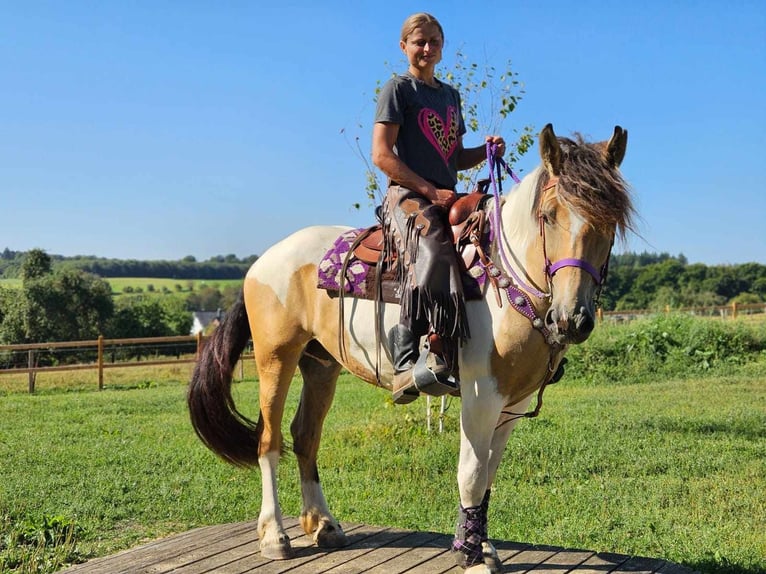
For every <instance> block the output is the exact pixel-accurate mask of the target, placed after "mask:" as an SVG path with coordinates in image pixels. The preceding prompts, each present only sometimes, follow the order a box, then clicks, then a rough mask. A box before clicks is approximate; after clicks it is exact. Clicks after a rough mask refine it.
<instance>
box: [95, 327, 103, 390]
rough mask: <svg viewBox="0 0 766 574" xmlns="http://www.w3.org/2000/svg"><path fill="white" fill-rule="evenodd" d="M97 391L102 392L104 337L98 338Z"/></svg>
mask: <svg viewBox="0 0 766 574" xmlns="http://www.w3.org/2000/svg"><path fill="white" fill-rule="evenodd" d="M96 362H97V363H98V390H99V391H103V390H104V336H103V335H99V336H98V358H97V359H96Z"/></svg>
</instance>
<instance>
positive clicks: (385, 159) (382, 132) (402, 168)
mask: <svg viewBox="0 0 766 574" xmlns="http://www.w3.org/2000/svg"><path fill="white" fill-rule="evenodd" d="M398 135H399V125H398V124H392V123H383V122H378V123H376V124H375V125H374V126H373V128H372V163H374V164H375V165H376V166H377V167H378V169H380V171H382V172H383V173H385V174H386V175H387V176H388V177H389V178H390V179H391V180H392V181H395V182H396V183H398V184H399V185H401V186H403V187H406V188H408V189H411V190H413V191H417V192H418V193H419V194H421V195H422V196H424V197H426V198H427V199H429V200H431V201H433V200H434V199H435V198H436V188H435V187H434V185H433V184H432V183H430V182H428V181H426V180H425V179H423V178H422V177H420V176H419V175H418V174H416V173H415V172H414V171H412V170H411V169H410V168H409V167H407V164H406V163H404V162H403V161H402V160H401V159H400V158H399V156H398V155H396V153H394V144H395V143H396V137H397V136H398Z"/></svg>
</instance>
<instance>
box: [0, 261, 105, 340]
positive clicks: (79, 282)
mask: <svg viewBox="0 0 766 574" xmlns="http://www.w3.org/2000/svg"><path fill="white" fill-rule="evenodd" d="M40 260H44V259H40ZM31 268H33V267H30V269H31ZM34 269H40V267H34ZM113 310H114V306H113V302H112V289H111V286H110V285H109V283H107V282H106V281H104V280H103V279H101V278H100V277H96V276H95V275H91V274H89V273H83V272H82V271H78V270H76V269H66V270H63V271H60V272H57V273H50V272H49V273H47V274H45V275H41V276H39V277H34V278H33V277H32V276H30V275H29V274H28V275H27V277H26V279H25V280H24V284H23V287H22V289H21V290H20V292H18V291H17V292H16V296H15V297H14V298H13V300H12V302H10V304H9V302H8V300H7V298H6V300H5V303H4V312H3V314H2V315H3V316H2V323H0V339H2V340H3V341H4V342H6V343H10V344H14V343H44V342H49V341H78V340H87V339H94V338H96V337H97V336H98V335H99V334H100V333H101V332H102V331H103V328H104V326H105V324H106V321H107V320H108V319H109V317H110V316H111V315H112V312H113Z"/></svg>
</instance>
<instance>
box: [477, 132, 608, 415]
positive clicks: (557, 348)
mask: <svg viewBox="0 0 766 574" xmlns="http://www.w3.org/2000/svg"><path fill="white" fill-rule="evenodd" d="M486 147H487V165H488V166H489V172H490V181H491V184H492V191H493V195H494V209H493V212H494V214H493V223H494V231H495V233H494V241H495V242H496V244H497V252H498V253H499V255H500V259H501V261H502V262H503V265H504V267H505V269H506V270H507V271H508V273H509V274H510V275H511V276H512V277H513V281H511V280H510V279H509V278H507V277H504V276H502V273H500V272H499V270H498V269H497V267H496V266H495V265H494V264H492V263H491V261H490V262H487V263H488V265H485V267H488V275H489V276H490V279H492V274H493V273H494V274H495V278H494V281H493V284H494V285H495V286H498V285H499V286H500V287H501V288H503V289H504V290H505V292H506V294H507V296H508V301H509V302H510V304H511V306H512V307H513V308H514V309H515V310H516V311H517V312H519V313H521V314H522V315H524V316H525V317H527V319H529V321H530V322H531V324H532V327H534V328H535V329H537V330H538V331H539V332H540V333H541V334H542V335H543V337H544V338H545V342H546V343H547V344H548V349H549V355H548V368H547V371H546V374H545V376H544V377H543V380H542V382H541V384H540V387H539V390H538V392H537V403H536V405H535V407H534V409H533V410H531V411H528V412H525V413H514V412H510V411H507V410H503V411H501V413H500V414H501V415H506V416H507V417H508V418H506V419H505V420H504V421H502V422H500V423H498V425H497V428H499V427H500V426H502V425H504V424H507V423H509V422H511V421H513V420H516V419H519V418H533V417H536V416H537V415H538V414H539V413H540V410H541V408H542V405H543V392H544V391H545V388H546V387H547V386H548V384H550V383H551V381H552V379H553V376H554V374H555V369H554V368H553V366H554V361H555V359H556V356H557V355H558V354H559V353H560V352H561V351H562V350H563V348H564V346H563V345H561V344H560V343H557V342H555V341H553V340H552V339H551V332H550V330H549V329H548V327H547V326H546V325H545V321H543V319H542V318H541V317H540V316H539V315H538V314H537V312H536V310H535V307H534V306H533V305H532V301H531V300H530V298H529V295H532V296H534V297H536V298H538V299H540V300H542V301H550V300H551V299H552V298H553V277H554V275H556V273H557V272H558V271H560V270H561V269H564V268H566V267H576V268H579V269H582V270H583V271H585V272H586V273H588V274H589V275H590V276H591V277H592V278H593V280H594V281H595V282H596V285H597V290H596V295H595V296H594V303H595V304H596V305H598V302H599V300H600V297H601V291H602V289H603V286H604V283H605V282H606V276H607V271H608V268H609V259H610V257H611V252H612V245H610V247H609V255H608V256H607V259H606V261H605V262H604V264H603V265H602V266H601V269H596V267H595V266H594V265H592V264H591V263H590V262H588V261H586V260H584V259H578V258H574V257H565V258H563V259H559V260H557V261H555V262H551V260H550V258H549V257H548V250H547V246H546V238H545V218H544V216H543V213H542V209H541V207H539V206H538V208H537V220H538V226H539V230H540V231H539V232H540V237H541V239H542V249H543V262H544V266H543V273H544V275H545V282H546V285H547V292H543V291H540V290H539V289H537V288H536V287H534V286H532V285H529V284H528V283H527V282H525V281H524V280H523V279H521V277H520V276H519V275H518V274H517V273H516V271H515V270H514V268H513V266H512V265H511V264H510V261H509V258H508V256H507V254H506V253H505V246H504V244H503V243H504V242H503V239H502V238H503V236H504V233H503V225H502V218H501V217H500V195H501V193H502V172H503V170H505V171H506V172H507V173H508V175H510V177H511V178H512V179H513V181H514V182H516V183H517V184H519V183H521V180H520V179H519V178H518V177H517V176H516V174H514V173H513V171H512V170H511V168H510V167H508V165H507V164H506V163H505V161H504V160H503V158H502V157H495V153H496V151H497V145H496V144H493V143H491V142H487V146H486ZM558 183H559V177H558V176H553V177H551V179H550V180H549V181H548V182H547V183H546V184H545V186H544V187H542V189H541V191H542V192H545V191H548V190H550V189H553V188H555V187H556V186H557V185H558ZM613 243H614V239H612V244H613ZM525 274H526V273H525ZM498 276H499V278H498ZM527 276H528V274H527ZM514 281H515V284H514ZM498 302H499V303H500V306H502V302H501V301H500V298H499V297H498Z"/></svg>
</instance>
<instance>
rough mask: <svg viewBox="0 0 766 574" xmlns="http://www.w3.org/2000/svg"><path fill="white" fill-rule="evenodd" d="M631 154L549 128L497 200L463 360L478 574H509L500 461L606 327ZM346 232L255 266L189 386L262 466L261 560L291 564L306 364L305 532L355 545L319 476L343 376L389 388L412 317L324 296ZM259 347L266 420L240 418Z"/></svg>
mask: <svg viewBox="0 0 766 574" xmlns="http://www.w3.org/2000/svg"><path fill="white" fill-rule="evenodd" d="M626 145H627V132H626V131H624V130H623V129H622V128H620V127H619V126H617V127H615V129H614V133H613V135H612V137H611V139H610V140H609V141H608V142H599V143H587V142H585V141H584V140H583V139H582V137H580V136H579V135H578V136H576V138H575V139H574V140H572V139H568V138H557V137H556V135H555V134H554V131H553V128H552V126H551V125H550V124H549V125H547V126H546V127H545V128H544V129H543V130H542V132H541V133H540V136H539V147H540V154H541V157H542V165H541V166H539V167H537V168H536V169H535V170H534V171H533V172H531V173H530V174H529V175H527V176H526V177H525V178H524V179H523V180H522V181H521V183H520V184H518V185H517V186H515V188H514V189H513V190H512V192H511V193H509V194H508V195H507V196H506V197H504V198H503V200H502V202H501V201H500V199H499V196H498V195H496V196H495V199H496V202H495V205H494V206H490V208H489V211H490V212H491V213H490V218H492V217H494V220H495V221H496V225H495V230H494V242H493V244H492V246H491V248H490V249H488V250H487V253H486V254H485V259H486V262H487V265H486V268H487V270H488V274H489V272H491V274H492V275H493V281H492V282H487V285H485V291H484V294H483V297H482V298H481V299H479V300H473V301H468V302H467V304H466V305H467V315H468V321H469V327H470V333H471V337H470V338H469V339H468V340H467V341H466V342H465V343H464V344H463V345H462V347H461V348H460V353H459V365H460V395H461V412H460V433H461V434H460V436H461V440H460V456H459V462H458V471H457V477H458V485H459V494H460V506H459V513H458V521H457V529H456V536H455V540H454V542H453V545H452V550H453V551H454V552H455V556H456V559H457V562H458V564H460V565H462V566H463V567H464V568H467V569H468V571H470V572H499V571H500V569H501V565H500V564H499V561H498V558H497V553H496V551H495V549H494V548H493V547H492V545H491V543H490V542H489V541H488V538H487V508H488V504H489V492H490V488H491V486H492V482H493V479H494V477H495V473H496V471H497V468H498V465H499V463H500V459H501V456H502V454H503V450H504V449H505V446H506V443H507V441H508V438H509V436H510V433H511V431H512V429H513V427H514V426H515V424H516V422H517V420H518V419H519V418H520V417H521V416H523V413H525V412H526V411H527V408H528V406H529V404H530V402H531V399H532V398H533V396H535V394H536V392H538V393H539V392H540V391H539V390H540V389H541V388H544V386H545V384H546V383H548V382H549V381H550V380H551V378H552V374H553V373H554V372H555V371H556V369H557V367H558V365H559V363H560V361H561V359H562V357H563V355H564V353H565V351H566V348H567V346H568V345H569V344H573V343H581V342H583V341H585V340H586V339H587V338H588V335H589V334H590V333H591V331H592V329H593V328H594V325H595V307H596V300H597V297H598V293H599V292H600V289H601V287H602V284H603V281H604V279H605V273H606V267H607V263H608V261H609V255H610V252H611V247H612V245H613V242H614V240H615V237H620V238H624V236H625V234H626V231H627V230H630V229H631V228H632V217H633V215H634V212H633V206H632V202H631V198H630V195H629V192H628V186H627V185H626V183H625V181H624V180H623V178H622V177H621V175H620V172H619V169H618V168H619V165H620V163H621V162H622V160H623V157H624V155H625V148H626ZM346 229H347V228H344V227H335V226H316V227H309V228H305V229H302V230H300V231H298V232H296V233H294V234H293V235H291V236H289V237H287V238H286V239H284V240H282V241H281V242H279V243H277V244H276V245H274V246H272V247H271V248H270V249H268V250H267V251H266V252H265V253H264V254H263V255H262V256H261V257H260V258H259V259H258V260H257V261H256V262H255V263H254V264H253V266H252V267H251V268H250V270H249V271H248V273H247V276H246V278H245V281H244V286H243V291H242V295H241V296H240V298H239V301H238V302H237V303H236V304H235V305H234V306H233V307H232V308H231V309H230V310H229V312H228V313H227V314H226V317H225V319H224V320H223V322H222V324H221V325H220V326H219V327H218V328H217V329H216V331H215V332H214V334H213V335H212V337H211V339H210V340H209V341H208V342H207V344H206V346H205V347H204V350H203V352H202V354H201V356H200V358H199V361H198V363H197V365H196V368H195V371H194V374H193V377H192V380H191V383H190V386H189V390H188V397H187V398H188V406H189V410H190V414H191V420H192V424H193V426H194V429H195V430H196V432H197V434H198V435H199V437H200V438H201V440H202V441H203V442H204V443H205V444H206V445H207V446H208V447H209V448H210V449H211V450H212V451H214V452H215V453H216V454H218V455H219V456H220V457H222V458H223V459H225V460H226V461H228V462H230V463H232V464H235V465H240V466H255V465H256V464H257V465H258V466H259V467H260V469H261V472H262V489H263V497H262V503H261V512H260V515H259V517H258V532H259V537H260V551H261V554H262V556H264V557H267V558H271V559H286V558H289V557H291V555H292V554H291V547H290V540H289V537H288V535H287V534H286V533H285V530H284V527H283V522H282V514H281V510H280V505H279V499H278V495H277V464H278V462H279V458H280V455H281V454H282V451H283V437H282V433H281V425H282V416H283V411H284V407H285V401H286V398H287V391H288V387H289V386H290V382H291V380H292V378H293V376H294V374H295V370H296V368H298V369H300V372H301V374H302V376H303V389H302V394H301V398H300V404H299V407H298V410H297V412H296V414H295V418H294V420H293V422H292V425H291V427H290V430H291V434H292V439H293V450H294V452H295V455H296V457H297V460H298V466H299V471H300V482H301V492H302V495H303V508H302V512H301V516H300V522H301V525H302V527H303V529H304V531H305V532H306V534H308V535H310V536H312V537H313V540H314V542H315V543H316V544H317V545H318V546H320V547H341V546H344V545H346V544H347V543H348V539H347V537H346V535H345V534H344V532H343V530H342V528H341V526H340V524H339V523H338V521H337V520H336V518H335V517H334V516H333V515H332V513H331V512H330V509H329V507H328V504H327V502H326V500H325V497H324V493H323V491H322V487H321V485H320V482H319V472H318V470H317V452H318V450H319V441H320V438H321V434H322V425H323V422H324V419H325V416H326V415H327V412H328V410H329V408H330V404H331V403H332V400H333V396H334V393H335V386H336V380H337V378H338V375H339V373H340V371H341V369H342V368H344V367H345V368H346V369H348V370H349V371H351V372H352V373H354V374H355V375H356V376H358V377H359V378H360V379H363V380H365V381H367V382H369V383H372V384H378V385H381V386H383V387H385V388H387V389H390V388H391V381H392V379H393V367H392V365H391V363H390V357H389V356H388V354H387V353H385V352H384V353H380V352H379V349H378V346H379V345H380V341H382V340H385V333H387V332H388V330H389V329H390V328H391V327H393V326H394V325H395V324H396V323H398V321H399V306H398V305H396V304H393V303H377V302H374V301H369V300H361V299H355V300H353V304H346V306H345V312H344V313H342V314H341V313H339V311H340V309H341V300H342V298H339V297H335V296H330V295H329V294H328V292H327V291H324V290H321V289H318V288H317V286H316V285H317V266H318V263H319V261H320V260H321V258H322V256H323V255H324V253H325V252H326V251H327V250H328V249H329V248H330V247H331V246H332V245H333V242H334V241H335V239H336V238H337V237H338V236H339V235H340V234H341V233H342V232H343V231H345V230H346ZM376 315H377V317H376ZM339 317H340V320H339ZM250 337H252V341H253V350H254V354H255V361H256V365H257V368H258V375H259V380H260V385H259V399H260V413H259V418H258V421H257V422H253V421H251V420H249V419H248V418H246V417H245V416H244V415H242V414H241V413H240V412H239V411H238V410H237V408H236V406H235V404H234V402H233V399H232V395H231V381H232V371H233V369H234V366H235V364H236V362H237V360H238V358H239V356H240V355H241V354H242V352H243V350H244V348H245V346H246V344H247V342H248V340H249V339H250ZM381 357H382V358H381ZM537 404H538V407H539V405H540V402H539V394H538V403H537ZM527 414H529V413H527Z"/></svg>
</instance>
